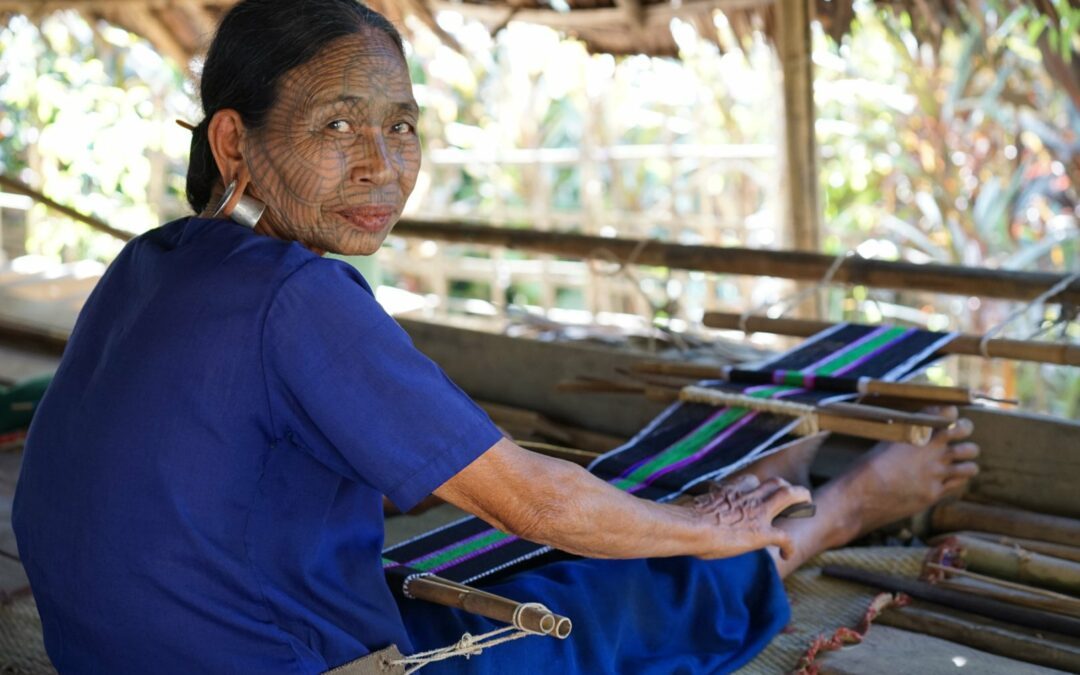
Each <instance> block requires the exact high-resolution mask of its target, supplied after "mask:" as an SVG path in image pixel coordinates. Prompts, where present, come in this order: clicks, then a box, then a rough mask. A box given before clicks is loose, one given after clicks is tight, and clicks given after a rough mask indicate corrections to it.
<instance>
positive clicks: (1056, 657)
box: [875, 602, 1080, 673]
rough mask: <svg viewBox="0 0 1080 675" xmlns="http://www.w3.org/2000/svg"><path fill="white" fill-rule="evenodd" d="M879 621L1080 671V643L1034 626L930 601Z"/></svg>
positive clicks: (890, 613) (892, 611) (891, 612)
mask: <svg viewBox="0 0 1080 675" xmlns="http://www.w3.org/2000/svg"><path fill="white" fill-rule="evenodd" d="M875 621H876V622H877V623H880V624H881V625H883V626H892V627H893V628H900V629H903V630H908V631H912V632H915V633H922V634H923V635H930V636H933V637H937V638H941V639H943V640H949V641H950V642H956V643H959V644H962V645H967V646H969V647H974V648H975V649H979V650H982V651H985V652H989V653H991V654H998V655H999V656H1005V657H1008V658H1011V659H1017V660H1019V661H1026V662H1028V663H1035V664H1038V665H1041V666H1046V667H1048V668H1057V669H1059V670H1064V671H1067V672H1073V673H1076V672H1080V645H1078V644H1077V643H1076V641H1075V640H1069V639H1067V638H1061V639H1051V638H1049V637H1046V636H1043V635H1039V634H1037V633H1035V632H1033V631H1031V630H1027V629H1023V628H1020V627H1017V626H1012V625H1009V624H1007V623H1003V622H1000V621H993V620H990V619H984V618H982V617H979V616H975V615H972V614H969V613H967V612H957V611H954V610H950V609H947V608H944V607H939V606H935V605H931V604H929V603H923V602H915V603H912V604H911V605H908V606H907V607H893V608H890V609H889V611H887V612H882V613H881V614H880V615H879V616H878V617H877V619H876V620H875Z"/></svg>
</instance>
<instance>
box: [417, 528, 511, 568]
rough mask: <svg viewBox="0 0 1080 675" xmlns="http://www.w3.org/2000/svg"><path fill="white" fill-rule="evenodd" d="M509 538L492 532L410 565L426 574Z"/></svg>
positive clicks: (503, 533)
mask: <svg viewBox="0 0 1080 675" xmlns="http://www.w3.org/2000/svg"><path fill="white" fill-rule="evenodd" d="M509 536H510V535H509V534H506V533H505V532H499V531H498V530H492V532H491V534H489V535H487V536H485V537H480V538H479V539H474V540H472V541H470V542H468V543H466V544H459V545H457V546H455V547H454V548H452V549H449V550H447V551H446V552H444V553H441V554H439V555H437V556H435V557H434V558H429V559H427V560H424V561H423V562H418V563H414V564H413V565H412V568H413V569H416V570H420V571H421V572H427V571H428V570H430V569H434V568H436V567H438V566H439V565H442V564H443V563H446V562H449V561H451V560H455V559H457V558H460V557H462V556H465V555H468V554H470V553H472V552H473V551H475V550H477V549H481V548H484V547H485V546H490V545H491V544H494V543H495V542H497V541H502V540H503V539H506V538H507V537H509Z"/></svg>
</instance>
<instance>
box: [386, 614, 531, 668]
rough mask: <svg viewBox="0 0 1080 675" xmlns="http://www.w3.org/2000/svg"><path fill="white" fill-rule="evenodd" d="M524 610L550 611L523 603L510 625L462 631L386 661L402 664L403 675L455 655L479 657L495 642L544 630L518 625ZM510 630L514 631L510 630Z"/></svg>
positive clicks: (511, 639)
mask: <svg viewBox="0 0 1080 675" xmlns="http://www.w3.org/2000/svg"><path fill="white" fill-rule="evenodd" d="M526 609H539V610H542V611H546V612H550V611H551V610H549V609H548V608H547V607H545V606H544V605H543V604H541V603H539V602H523V603H521V604H520V605H518V606H517V607H515V608H514V615H513V618H512V621H513V625H510V626H503V627H502V628H496V629H495V630H493V631H489V632H487V633H484V634H483V635H476V636H473V635H470V634H469V633H465V634H464V635H462V636H461V639H459V640H458V641H457V642H456V643H455V644H452V645H449V646H447V647H439V648H438V649H431V650H428V651H426V652H420V653H418V654H413V655H411V656H406V657H403V658H400V659H396V660H394V661H390V662H389V663H390V664H391V665H395V666H404V667H406V670H405V675H410V674H411V673H415V672H416V671H418V670H420V669H421V668H423V667H424V666H428V665H431V664H432V663H438V662H439V661H445V660H446V659H452V658H454V657H456V656H464V657H465V658H466V659H468V658H469V657H471V656H479V655H480V654H482V653H483V651H484V650H485V649H490V648H491V647H495V646H496V645H501V644H504V643H506V642H511V641H513V640H519V639H521V638H523V637H528V636H530V635H545V633H542V632H539V631H534V630H530V629H528V628H526V627H525V626H523V625H522V624H521V614H522V612H524V611H525V610H526ZM510 631H515V632H513V633H511V632H510ZM506 633H509V635H506Z"/></svg>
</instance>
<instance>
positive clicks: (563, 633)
mask: <svg viewBox="0 0 1080 675" xmlns="http://www.w3.org/2000/svg"><path fill="white" fill-rule="evenodd" d="M402 592H403V593H404V594H405V597H408V598H412V599H414V600H425V601H427V602H433V603H435V604H438V605H444V606H446V607H456V608H457V609H461V610H464V611H466V612H470V613H472V614H479V615H480V616H486V617H487V618H489V619H494V620H496V621H502V622H503V623H508V624H510V625H512V626H516V627H517V628H520V629H522V630H527V631H529V632H532V633H539V634H541V635H550V636H552V637H556V638H559V639H560V640H565V639H566V638H567V637H568V636H569V635H570V631H571V630H572V628H573V624H572V623H571V621H570V619H568V618H566V617H565V616H560V615H558V614H555V613H554V612H552V611H551V610H550V609H548V608H547V607H544V606H543V605H538V604H536V603H520V602H517V601H515V600H511V599H509V598H504V597H502V596H499V595H495V594H493V593H488V592H487V591H481V590H479V589H476V588H472V587H471V586H466V585H464V584H459V583H456V582H454V581H450V580H449V579H443V578H442V577H437V576H434V575H420V576H411V577H409V578H408V580H407V581H405V583H404V585H403V587H402Z"/></svg>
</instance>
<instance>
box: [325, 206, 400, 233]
mask: <svg viewBox="0 0 1080 675" xmlns="http://www.w3.org/2000/svg"><path fill="white" fill-rule="evenodd" d="M396 212H397V209H395V208H394V207H392V206H386V205H368V206H354V207H352V208H348V209H341V210H340V211H338V212H337V214H338V215H339V216H341V217H342V218H344V219H345V220H347V221H349V223H350V224H352V225H353V226H354V227H357V228H359V229H361V230H364V231H365V232H381V231H382V230H384V229H386V228H387V227H388V226H389V225H390V223H391V221H392V220H393V218H394V215H395V214H396Z"/></svg>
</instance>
